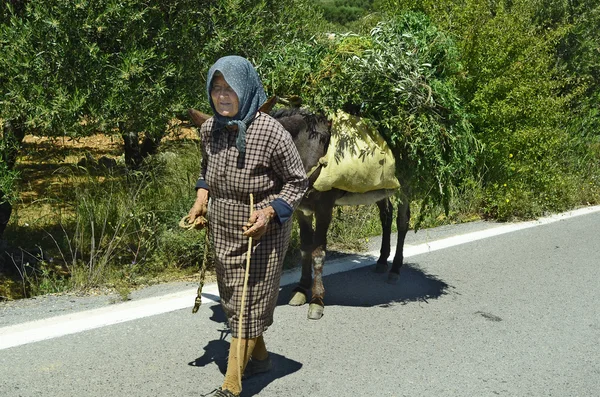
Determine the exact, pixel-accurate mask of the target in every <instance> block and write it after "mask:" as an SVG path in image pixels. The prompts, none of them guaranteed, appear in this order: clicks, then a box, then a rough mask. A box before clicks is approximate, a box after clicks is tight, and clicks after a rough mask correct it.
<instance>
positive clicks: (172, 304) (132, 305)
mask: <svg viewBox="0 0 600 397" xmlns="http://www.w3.org/2000/svg"><path fill="white" fill-rule="evenodd" d="M599 211H600V206H594V207H585V208H581V209H578V210H574V211H569V212H565V213H562V214H557V215H552V216H549V217H545V218H540V219H538V220H535V221H531V222H520V223H513V224H507V225H503V226H496V227H492V228H490V229H486V230H482V231H477V232H472V233H466V234H462V235H458V236H453V237H448V238H444V239H440V240H435V241H431V242H427V243H423V244H418V245H407V246H405V247H404V257H405V258H408V257H410V256H415V255H420V254H424V253H428V252H432V251H437V250H441V249H444V248H449V247H454V246H457V245H461V244H466V243H469V242H473V241H477V240H481V239H485V238H489V237H493V236H499V235H501V234H505V233H511V232H515V231H518V230H523V229H528V228H531V227H535V226H541V225H546V224H550V223H554V222H558V221H560V220H563V219H569V218H573V217H576V216H581V215H586V214H591V213H594V212H599ZM394 250H395V247H392V252H394ZM377 257H379V252H378V251H371V252H368V253H366V254H362V255H355V256H353V257H352V258H351V259H349V258H344V259H338V260H334V261H329V262H328V263H327V266H325V269H324V270H325V271H324V274H325V275H329V274H335V273H339V272H343V271H350V270H354V269H358V268H361V267H364V266H368V265H371V264H373V261H374V259H376V258H377ZM299 274H300V270H299V269H295V270H293V271H289V272H285V273H284V274H283V275H282V279H281V285H282V286H283V285H289V284H293V283H296V282H297V281H298V279H299ZM195 295H196V288H193V289H187V290H184V291H180V292H177V293H174V294H169V295H164V296H159V297H154V298H147V299H140V300H139V301H131V302H125V303H121V304H117V305H111V306H106V307H103V308H100V309H94V310H88V311H83V312H77V313H72V314H66V315H62V316H56V317H51V318H47V319H43V320H37V321H30V322H26V323H21V324H16V325H11V326H7V327H3V328H0V350H2V349H8V348H10V347H15V346H20V345H24V344H27V343H33V342H39V341H43V340H47V339H52V338H57V337H59V336H64V335H70V334H74V333H78V332H82V331H87V330H91V329H95V328H100V327H105V326H108V325H112V324H118V323H122V322H125V321H131V320H136V319H139V318H144V317H149V316H154V315H157V314H162V313H167V312H171V311H175V310H180V309H191V307H192V306H193V303H194V297H195ZM211 296H218V289H217V286H216V284H208V285H205V286H204V289H203V303H206V302H207V301H211V302H215V300H213V299H211V298H210V297H211Z"/></svg>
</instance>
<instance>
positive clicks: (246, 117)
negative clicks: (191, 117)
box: [206, 55, 267, 153]
mask: <svg viewBox="0 0 600 397" xmlns="http://www.w3.org/2000/svg"><path fill="white" fill-rule="evenodd" d="M217 71H218V72H221V74H222V75H223V78H224V79H225V81H226V82H227V84H229V85H230V86H231V88H232V89H233V91H235V93H236V94H237V96H238V99H239V111H238V113H237V114H236V115H235V116H233V117H225V116H221V115H220V114H219V113H217V110H216V109H215V104H214V103H213V101H212V98H211V96H210V89H211V86H212V80H213V78H214V76H215V72H217ZM206 92H207V94H208V101H209V102H210V106H211V108H212V110H213V113H214V115H215V119H216V122H217V123H218V124H220V125H222V126H225V125H237V127H238V135H237V138H236V141H235V146H236V147H237V149H238V150H239V152H240V153H245V152H246V129H247V127H248V125H250V123H251V122H252V120H253V119H254V117H255V116H256V112H258V108H259V107H260V106H261V105H262V104H263V103H265V101H266V100H267V96H266V95H265V90H264V88H263V85H262V83H261V81H260V77H258V73H256V69H254V66H252V64H251V63H250V62H249V61H248V60H247V59H246V58H242V57H240V56H237V55H229V56H226V57H223V58H220V59H219V60H218V61H217V62H215V64H214V65H213V66H212V67H211V68H210V70H209V71H208V78H207V79H206Z"/></svg>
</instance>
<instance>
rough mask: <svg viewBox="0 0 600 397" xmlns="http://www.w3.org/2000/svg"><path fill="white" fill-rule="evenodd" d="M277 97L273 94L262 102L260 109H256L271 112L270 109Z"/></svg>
mask: <svg viewBox="0 0 600 397" xmlns="http://www.w3.org/2000/svg"><path fill="white" fill-rule="evenodd" d="M277 99H278V98H277V95H273V96H272V97H271V98H269V99H267V101H266V102H265V103H263V104H262V106H261V107H260V109H258V110H260V111H261V112H263V113H271V110H273V107H274V106H275V104H276V103H277Z"/></svg>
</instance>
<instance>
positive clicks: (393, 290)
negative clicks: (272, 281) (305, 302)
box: [277, 255, 452, 307]
mask: <svg viewBox="0 0 600 397" xmlns="http://www.w3.org/2000/svg"><path fill="white" fill-rule="evenodd" d="M351 257H352V259H354V260H356V258H357V256H356V255H351ZM363 260H365V261H372V259H371V258H361V257H359V258H358V261H363ZM325 266H327V264H326V265H325ZM373 269H374V266H366V267H362V268H358V269H355V270H351V271H347V272H341V273H336V274H331V275H328V276H325V277H323V285H324V286H325V291H326V293H325V306H333V305H337V306H355V307H374V306H378V307H387V306H390V305H392V304H395V303H399V304H407V303H410V302H427V301H428V300H431V299H438V298H439V297H441V296H442V295H445V294H447V293H448V290H449V289H451V288H452V287H451V286H450V285H448V284H447V283H445V282H444V281H442V280H440V279H439V278H438V277H437V276H435V275H432V274H428V273H427V272H425V271H424V270H422V269H421V268H420V267H419V266H418V265H417V264H414V263H405V264H404V265H403V266H402V268H401V269H400V278H399V280H398V283H397V284H394V285H392V284H388V283H387V282H386V280H387V274H386V273H375V272H374V271H373ZM295 287H296V285H295V284H292V285H287V286H285V287H283V288H282V289H281V291H280V292H279V300H278V302H277V304H278V305H287V303H288V301H289V298H290V296H291V295H292V291H293V290H294V288H295ZM308 292H309V293H310V291H308ZM309 299H310V297H309Z"/></svg>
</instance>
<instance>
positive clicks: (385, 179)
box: [313, 111, 400, 193]
mask: <svg viewBox="0 0 600 397" xmlns="http://www.w3.org/2000/svg"><path fill="white" fill-rule="evenodd" d="M320 163H321V164H322V168H321V173H320V175H319V177H318V178H317V180H316V181H315V183H314V186H313V187H314V188H315V189H317V190H319V191H327V190H331V189H332V188H337V189H341V190H346V191H349V192H354V193H364V192H369V191H372V190H379V189H397V188H399V187H400V183H399V182H398V179H397V178H396V161H395V160H394V156H393V154H392V151H391V150H390V148H389V147H388V145H387V143H386V142H385V140H384V139H383V138H382V137H381V135H379V133H378V132H377V130H375V129H374V128H372V127H371V126H369V125H368V123H367V122H365V121H364V120H362V119H361V118H360V117H356V116H352V115H350V114H348V113H345V112H342V111H338V112H337V114H336V115H335V116H334V117H333V119H332V124H331V140H330V142H329V148H328V149H327V153H326V154H325V156H323V158H321V161H320Z"/></svg>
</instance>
